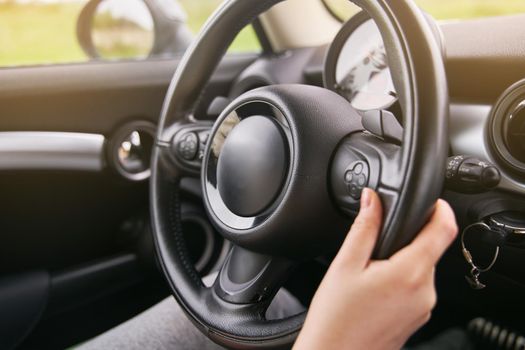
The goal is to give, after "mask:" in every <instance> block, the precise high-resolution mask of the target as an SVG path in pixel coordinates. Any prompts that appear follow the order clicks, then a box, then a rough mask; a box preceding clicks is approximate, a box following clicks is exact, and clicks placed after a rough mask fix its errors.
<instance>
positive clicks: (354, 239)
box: [336, 188, 383, 269]
mask: <svg viewBox="0 0 525 350" xmlns="http://www.w3.org/2000/svg"><path fill="white" fill-rule="evenodd" d="M382 219H383V210H382V206H381V200H380V199H379V196H378V195H377V194H376V193H375V192H374V191H373V190H371V189H369V188H365V189H364V190H363V193H362V194H361V209H360V211H359V215H357V217H356V219H355V221H354V224H353V225H352V228H351V229H350V232H349V233H348V235H347V236H346V239H345V241H344V243H343V245H342V246H341V249H340V250H339V253H338V254H337V258H336V259H339V260H342V261H343V263H344V264H349V265H351V267H355V268H358V269H362V268H365V267H366V266H367V265H368V262H369V261H370V257H371V256H372V251H373V250H374V246H375V244H376V241H377V237H378V235H379V232H380V231H381V224H382Z"/></svg>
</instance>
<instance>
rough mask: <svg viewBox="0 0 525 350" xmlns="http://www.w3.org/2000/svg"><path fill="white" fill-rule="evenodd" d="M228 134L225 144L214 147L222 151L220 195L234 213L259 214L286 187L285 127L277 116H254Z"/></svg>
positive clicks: (218, 181)
mask: <svg viewBox="0 0 525 350" xmlns="http://www.w3.org/2000/svg"><path fill="white" fill-rule="evenodd" d="M219 132H220V131H219ZM223 135H224V133H223ZM224 137H225V140H224V144H222V145H221V144H218V143H215V144H214V145H213V146H212V147H213V149H214V152H216V153H218V154H219V157H218V164H217V184H218V186H217V187H218V190H219V194H220V196H221V198H222V200H223V201H224V204H225V205H226V207H228V209H230V210H231V211H232V212H233V213H234V214H236V215H239V216H242V217H250V216H255V215H258V214H260V213H262V212H263V211H264V210H265V209H266V208H268V207H269V206H270V205H271V204H272V203H273V201H274V200H275V199H276V198H277V196H278V194H279V193H280V192H281V190H282V188H283V183H284V180H285V176H286V171H287V169H288V156H287V154H288V151H287V148H288V144H287V140H286V137H285V135H284V132H283V130H282V127H281V126H280V125H279V123H278V122H277V121H276V120H275V119H274V118H270V117H264V116H253V117H248V118H246V119H244V120H242V121H240V122H239V123H238V124H237V125H235V127H234V128H233V129H232V130H231V132H229V133H228V135H224Z"/></svg>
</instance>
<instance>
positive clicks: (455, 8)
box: [322, 0, 525, 21]
mask: <svg viewBox="0 0 525 350" xmlns="http://www.w3.org/2000/svg"><path fill="white" fill-rule="evenodd" d="M322 1H323V2H324V3H325V5H326V6H327V8H328V9H329V10H330V12H332V14H334V16H336V17H337V18H338V19H340V20H341V21H346V20H348V19H349V18H350V17H352V16H353V15H354V14H356V13H357V12H358V11H359V8H358V7H357V6H356V5H354V4H352V3H351V2H350V1H349V0H322ZM415 2H416V4H418V5H419V6H420V7H421V8H422V9H423V10H424V11H425V12H427V13H429V14H430V15H431V16H432V17H434V18H436V19H438V20H446V19H467V18H479V17H492V16H501V15H509V14H516V13H520V12H525V1H523V0H415Z"/></svg>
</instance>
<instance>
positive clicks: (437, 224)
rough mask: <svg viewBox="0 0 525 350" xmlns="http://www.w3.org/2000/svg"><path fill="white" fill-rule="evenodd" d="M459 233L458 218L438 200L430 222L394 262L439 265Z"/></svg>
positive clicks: (447, 206) (394, 257)
mask: <svg viewBox="0 0 525 350" xmlns="http://www.w3.org/2000/svg"><path fill="white" fill-rule="evenodd" d="M457 233H458V227H457V224H456V218H455V216H454V212H453V211H452V208H450V205H449V204H448V203H447V202H445V201H444V200H441V199H440V200H438V201H437V203H436V206H435V208H434V213H433V214H432V216H431V218H430V221H429V222H428V223H427V224H426V225H425V227H423V229H422V230H421V232H420V233H419V235H418V236H417V237H416V238H415V239H414V241H413V242H412V244H410V245H409V246H407V247H405V248H403V249H402V250H400V251H399V252H397V253H396V254H395V255H394V256H393V257H392V260H397V259H399V260H403V261H404V262H406V263H408V264H414V263H415V262H418V263H424V264H425V265H426V266H434V265H436V264H437V262H438V261H439V259H440V258H441V256H442V255H443V253H444V252H445V251H446V250H447V248H448V247H449V246H450V244H451V243H452V242H453V241H454V239H455V238H456V236H457Z"/></svg>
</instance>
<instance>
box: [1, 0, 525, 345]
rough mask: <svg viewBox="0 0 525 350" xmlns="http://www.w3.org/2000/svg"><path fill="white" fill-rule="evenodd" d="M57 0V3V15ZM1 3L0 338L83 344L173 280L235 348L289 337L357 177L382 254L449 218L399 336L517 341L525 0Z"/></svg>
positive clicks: (204, 321)
mask: <svg viewBox="0 0 525 350" xmlns="http://www.w3.org/2000/svg"><path fill="white" fill-rule="evenodd" d="M37 10H38V11H41V12H38V11H37ZM197 10H199V11H200V12H198V11H197ZM16 11H19V12H16ZM23 11H26V12H25V15H24V16H26V17H20V18H19V19H16V18H15V19H9V18H8V17H9V16H12V15H13V14H15V13H23ZM67 11H70V12H71V14H70V17H68V18H69V19H68V20H69V21H70V22H71V23H70V22H67V23H68V24H67V25H66V20H65V19H64V20H63V22H61V21H62V19H58V18H61V17H51V15H50V14H52V15H53V16H55V15H57V14H59V13H68V14H69V12H67ZM1 12H4V16H2V15H1V14H0V22H4V23H7V24H5V27H4V26H2V24H1V23H0V32H5V33H7V34H6V37H5V38H4V36H3V35H2V34H1V33H0V46H2V41H4V40H6V46H5V48H4V49H2V48H0V66H1V68H0V116H1V117H0V182H1V183H2V184H3V185H2V186H1V188H2V191H1V197H2V198H3V200H2V201H1V202H0V208H1V212H2V215H1V216H0V221H1V226H0V227H1V233H0V237H1V240H0V349H69V348H73V349H74V348H75V346H77V345H79V344H82V343H84V342H86V341H89V340H90V339H92V338H94V337H96V336H97V335H99V334H102V333H104V332H106V331H108V330H110V329H112V328H113V327H115V326H118V325H119V324H122V323H123V322H125V321H127V320H129V319H131V318H133V317H134V316H136V315H138V314H140V313H142V312H143V311H145V310H147V309H148V308H150V307H152V306H154V305H156V304H157V303H159V302H160V301H162V300H164V299H165V298H175V300H176V301H177V302H178V303H179V304H180V305H181V308H182V309H183V310H184V312H185V313H186V314H187V315H186V316H187V317H188V318H189V319H190V320H191V321H192V322H193V324H194V325H195V327H196V328H198V329H199V330H200V331H202V332H203V333H204V334H205V336H207V337H208V338H210V339H212V340H213V341H214V342H216V343H217V344H219V345H221V346H223V347H225V348H237V349H255V348H290V347H291V346H292V344H293V341H294V339H295V338H296V337H297V334H298V332H299V331H300V329H301V326H302V324H303V322H304V319H305V312H301V313H299V314H297V315H292V316H290V317H285V318H282V319H279V320H273V319H269V318H267V317H266V316H265V312H266V311H267V309H268V306H269V305H270V303H271V301H272V299H273V297H274V296H275V294H276V293H277V292H278V291H279V290H280V289H281V288H284V289H286V290H287V291H289V292H290V293H291V294H293V296H294V297H295V298H297V299H298V300H299V302H300V303H301V304H302V305H303V306H304V307H305V309H307V308H308V305H309V304H310V302H311V300H312V297H313V295H314V293H315V291H316V289H317V287H318V285H319V283H320V281H321V279H322V278H323V276H324V274H325V272H326V270H327V269H328V267H329V266H330V263H331V261H332V260H333V258H334V256H335V254H336V253H337V250H338V248H339V246H340V245H341V242H342V239H344V237H345V235H346V233H347V232H348V229H349V227H350V226H351V224H352V221H353V219H354V218H355V216H356V214H357V212H358V211H359V198H360V196H361V192H362V190H363V188H365V187H370V188H373V189H375V190H376V191H377V192H378V193H379V194H380V196H381V199H382V201H383V205H384V207H385V216H384V220H385V221H384V225H383V228H382V231H381V236H380V239H379V241H378V243H377V246H376V248H375V251H374V258H376V259H387V258H389V257H390V256H392V254H394V253H395V252H396V251H398V250H399V249H401V248H402V247H404V246H406V245H407V244H408V243H410V242H411V241H412V240H413V238H414V237H415V235H416V234H417V232H418V231H419V229H420V228H421V227H422V226H423V225H424V223H425V222H426V221H427V220H428V218H429V213H430V212H431V209H432V208H433V205H434V203H435V202H436V200H437V199H438V198H443V199H445V200H446V201H447V202H448V203H450V205H451V206H452V208H453V209H454V212H455V215H456V218H457V223H458V226H459V232H460V234H459V236H458V238H457V239H456V241H455V242H454V244H453V245H452V246H451V247H450V249H449V250H448V251H447V253H446V254H445V255H444V256H443V258H442V260H441V261H440V263H439V265H438V266H437V269H436V289H437V295H438V303H437V306H436V308H435V309H434V311H433V313H432V317H431V319H430V321H429V322H428V323H427V324H426V325H425V326H424V327H423V328H421V329H420V330H419V331H418V332H417V333H416V334H414V336H413V337H412V338H411V339H410V341H409V343H408V344H407V345H408V346H409V347H410V346H416V345H418V344H420V343H423V342H426V341H429V340H431V339H433V338H434V337H436V336H438V335H440V334H442V333H443V332H445V331H447V330H450V329H462V330H465V331H466V332H468V334H469V336H470V337H471V339H472V342H473V343H474V344H475V348H476V349H524V348H525V323H524V322H523V312H524V310H525V301H524V299H523V293H525V274H524V273H523V270H522V269H521V268H520V266H521V263H524V264H525V254H524V253H523V249H525V108H524V107H525V26H524V25H523V23H525V4H521V1H514V0H508V3H507V0H506V1H503V2H502V1H496V0H477V1H476V0H474V1H471V0H458V1H457V2H456V1H452V0H419V1H413V0H355V1H352V2H350V1H347V0H285V1H283V0H226V1H224V2H222V1H219V0H193V1H190V0H186V1H176V0H172V1H168V0H133V1H131V0H89V1H88V0H79V1H70V2H68V1H63V0H53V1H38V0H31V1H18V0H14V1H9V0H6V1H0V13H1ZM30 12H32V13H33V15H32V16H34V17H36V16H41V18H53V21H54V22H53V23H54V24H51V21H48V22H45V21H44V20H42V21H36V20H31V18H32V17H29V13H30ZM45 16H48V17H45ZM64 16H65V15H64ZM55 18H56V20H55ZM15 24H16V25H15ZM48 25H49V26H50V27H51V26H56V27H57V32H56V33H55V34H53V36H52V37H47V38H44V37H43V36H39V35H41V34H38V33H39V30H41V28H40V27H42V28H44V27H46V26H48ZM18 27H20V28H22V27H23V28H25V29H24V33H33V34H32V35H34V37H35V38H36V39H34V40H35V43H36V41H42V43H41V45H36V44H34V45H33V44H30V42H29V41H24V40H26V38H25V37H23V36H22V35H20V37H19V38H18V37H17V33H18V32H16V31H15V29H16V28H18ZM4 28H6V29H5V30H4ZM9 30H11V31H9ZM17 30H21V29H17ZM44 32H45V31H44V30H42V31H40V33H44ZM60 32H63V35H66V32H67V35H68V36H70V37H71V39H70V41H71V43H74V45H75V48H76V50H77V51H75V52H74V53H72V54H71V56H67V55H64V56H63V57H62V58H59V56H58V54H59V53H60V50H59V49H57V48H55V46H56V45H58V42H60V41H61V40H62V41H63V39H62V38H61V37H60V35H59V34H60ZM35 33H36V34H35ZM24 35H25V34H24ZM9 40H11V41H13V45H18V44H19V46H21V47H22V48H23V49H24V50H25V51H27V53H26V56H27V57H29V58H30V60H26V61H24V60H22V58H20V59H18V60H17V59H14V58H13V57H15V56H14V55H11V54H10V53H9V52H11V50H14V49H12V47H14V46H9V43H10V41H9ZM32 40H33V39H32ZM46 40H48V41H49V45H48V46H46V45H47V44H46ZM68 40H69V39H68ZM64 45H66V46H67V45H70V44H69V42H67V43H66V44H64ZM71 45H73V44H71ZM24 50H20V51H21V52H22V51H24ZM39 50H41V51H43V52H47V56H45V55H42V57H40V56H39V55H37V53H38V51H39ZM4 53H5V57H6V59H5V60H2V59H1V56H2V55H4ZM417 263H418V262H417V261H414V264H417ZM209 275H213V276H214V278H213V281H214V282H213V284H212V286H205V285H204V284H203V282H202V278H203V277H205V276H209ZM392 288H395V286H392ZM334 302H337V301H334ZM400 303H410V300H400Z"/></svg>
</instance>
